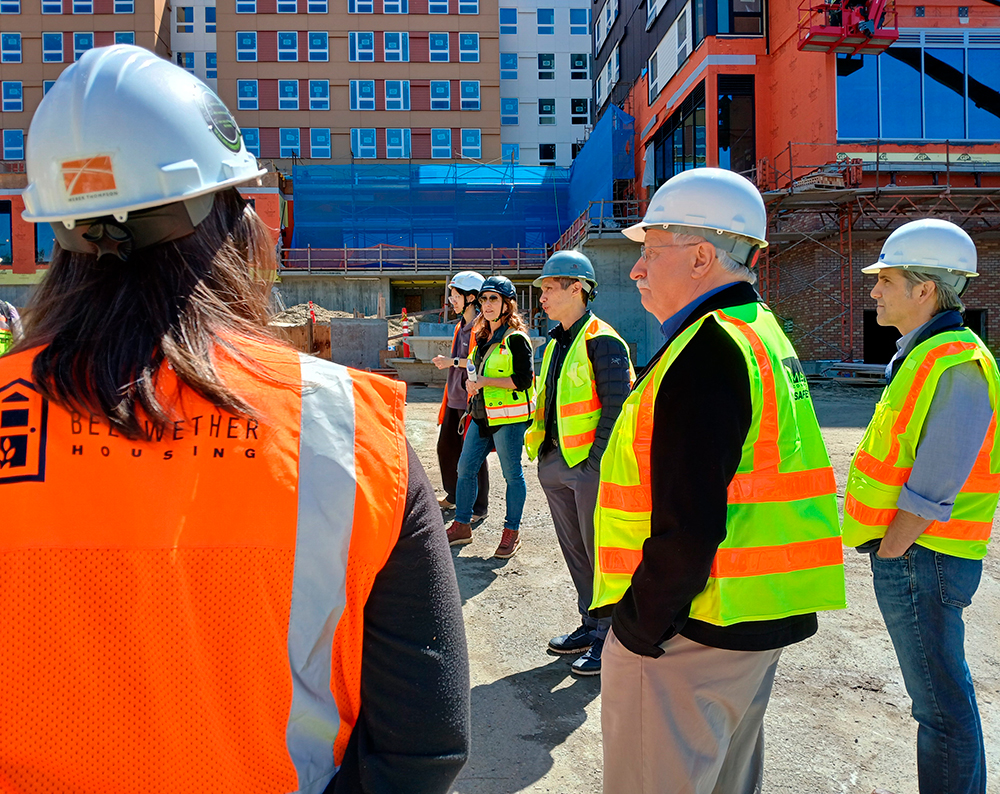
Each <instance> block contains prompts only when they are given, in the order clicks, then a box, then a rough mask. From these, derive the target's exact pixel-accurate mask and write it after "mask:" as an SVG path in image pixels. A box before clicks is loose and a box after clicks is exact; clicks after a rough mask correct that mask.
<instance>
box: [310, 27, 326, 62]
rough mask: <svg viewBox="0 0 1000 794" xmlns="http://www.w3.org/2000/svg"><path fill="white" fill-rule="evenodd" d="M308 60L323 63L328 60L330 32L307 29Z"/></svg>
mask: <svg viewBox="0 0 1000 794" xmlns="http://www.w3.org/2000/svg"><path fill="white" fill-rule="evenodd" d="M309 60H310V61H314V62H315V61H321V62H323V63H326V62H327V61H329V60H330V34H329V33H327V32H326V31H325V30H311V31H309Z"/></svg>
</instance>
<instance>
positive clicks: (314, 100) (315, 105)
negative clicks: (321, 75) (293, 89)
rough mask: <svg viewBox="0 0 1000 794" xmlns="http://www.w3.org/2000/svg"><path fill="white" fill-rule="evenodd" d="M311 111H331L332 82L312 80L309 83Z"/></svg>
mask: <svg viewBox="0 0 1000 794" xmlns="http://www.w3.org/2000/svg"><path fill="white" fill-rule="evenodd" d="M309 109H310V110H329V109H330V81H329V80H310V81H309Z"/></svg>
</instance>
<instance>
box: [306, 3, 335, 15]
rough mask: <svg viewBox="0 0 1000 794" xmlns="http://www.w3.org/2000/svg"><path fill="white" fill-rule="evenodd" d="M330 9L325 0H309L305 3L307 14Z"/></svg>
mask: <svg viewBox="0 0 1000 794" xmlns="http://www.w3.org/2000/svg"><path fill="white" fill-rule="evenodd" d="M329 11H330V4H329V3H328V2H327V0H309V2H308V3H306V13H308V14H327V13H329Z"/></svg>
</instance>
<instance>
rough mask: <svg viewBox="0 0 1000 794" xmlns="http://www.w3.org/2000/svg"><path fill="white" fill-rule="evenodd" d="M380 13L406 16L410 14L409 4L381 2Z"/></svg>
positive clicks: (399, 0)
mask: <svg viewBox="0 0 1000 794" xmlns="http://www.w3.org/2000/svg"><path fill="white" fill-rule="evenodd" d="M382 13H383V14H408V13H410V4H409V2H407V0H383V2H382Z"/></svg>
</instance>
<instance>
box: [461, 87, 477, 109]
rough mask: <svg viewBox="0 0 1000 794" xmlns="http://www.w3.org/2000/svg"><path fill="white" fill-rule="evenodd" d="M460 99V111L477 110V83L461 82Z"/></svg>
mask: <svg viewBox="0 0 1000 794" xmlns="http://www.w3.org/2000/svg"><path fill="white" fill-rule="evenodd" d="M461 97H462V110H479V81H478V80H463V81H462V86H461Z"/></svg>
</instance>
